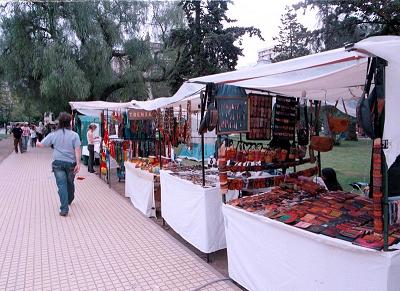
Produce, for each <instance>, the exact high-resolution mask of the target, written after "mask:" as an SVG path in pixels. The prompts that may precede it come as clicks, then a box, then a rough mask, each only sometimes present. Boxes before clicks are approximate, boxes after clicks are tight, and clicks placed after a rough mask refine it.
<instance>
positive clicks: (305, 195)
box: [229, 177, 400, 250]
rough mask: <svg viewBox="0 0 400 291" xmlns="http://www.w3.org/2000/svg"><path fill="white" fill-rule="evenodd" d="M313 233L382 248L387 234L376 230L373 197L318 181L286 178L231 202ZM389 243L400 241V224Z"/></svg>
mask: <svg viewBox="0 0 400 291" xmlns="http://www.w3.org/2000/svg"><path fill="white" fill-rule="evenodd" d="M229 204H231V205H232V206H235V207H238V208H241V209H244V210H246V211H249V212H253V213H256V214H259V215H263V216H266V217H268V218H271V219H274V220H278V221H280V222H282V223H285V224H288V225H293V226H294V227H297V228H301V229H304V230H307V231H310V232H314V233H318V234H323V235H326V236H329V237H333V238H338V239H342V240H346V241H349V242H352V243H353V244H356V245H359V246H363V247H367V248H372V249H376V250H381V249H382V248H383V237H382V235H380V234H377V233H375V232H374V224H373V203H372V201H371V199H369V198H366V197H364V196H359V195H356V194H353V193H347V192H342V191H336V192H327V191H326V190H324V189H323V188H321V187H320V186H319V185H318V184H315V183H313V182H311V181H307V180H304V179H300V178H291V177H286V178H285V179H284V182H283V183H281V185H280V186H279V187H275V188H273V189H272V190H271V191H270V192H267V193H263V194H260V195H255V196H250V197H244V198H239V199H235V200H232V201H231V202H229ZM389 233H390V235H389V245H392V244H395V243H397V242H399V241H400V225H393V226H391V228H390V231H389Z"/></svg>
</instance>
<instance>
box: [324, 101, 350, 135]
mask: <svg viewBox="0 0 400 291" xmlns="http://www.w3.org/2000/svg"><path fill="white" fill-rule="evenodd" d="M342 102H343V108H344V110H345V112H346V114H347V109H346V105H345V104H344V100H343V99H342ZM337 104H338V101H336V103H335V108H336V106H337ZM327 115H328V125H329V130H330V132H332V133H335V134H338V133H342V132H345V131H347V129H348V128H349V119H348V118H347V117H336V116H333V114H332V111H331V112H329V113H327Z"/></svg>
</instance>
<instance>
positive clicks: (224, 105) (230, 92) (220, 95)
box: [216, 85, 250, 134]
mask: <svg viewBox="0 0 400 291" xmlns="http://www.w3.org/2000/svg"><path fill="white" fill-rule="evenodd" d="M216 101H217V112H218V122H217V134H230V133H244V132H248V131H249V129H250V124H249V123H250V120H249V101H248V97H247V94H246V91H245V90H244V89H243V88H240V87H236V86H232V85H221V86H219V87H218V88H217V91H216Z"/></svg>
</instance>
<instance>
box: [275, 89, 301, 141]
mask: <svg viewBox="0 0 400 291" xmlns="http://www.w3.org/2000/svg"><path fill="white" fill-rule="evenodd" d="M297 105H298V101H297V100H296V99H294V98H286V97H276V104H275V117H274V132H273V136H274V138H277V139H279V140H293V139H294V135H295V127H296V113H297Z"/></svg>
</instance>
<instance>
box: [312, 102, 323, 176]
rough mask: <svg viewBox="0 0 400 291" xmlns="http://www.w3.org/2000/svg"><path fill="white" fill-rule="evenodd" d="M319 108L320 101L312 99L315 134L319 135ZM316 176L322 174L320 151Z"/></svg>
mask: <svg viewBox="0 0 400 291" xmlns="http://www.w3.org/2000/svg"><path fill="white" fill-rule="evenodd" d="M320 109H321V101H314V111H315V135H317V136H318V135H319V110H320ZM317 162H318V176H320V177H321V176H322V169H321V152H318V158H317Z"/></svg>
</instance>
